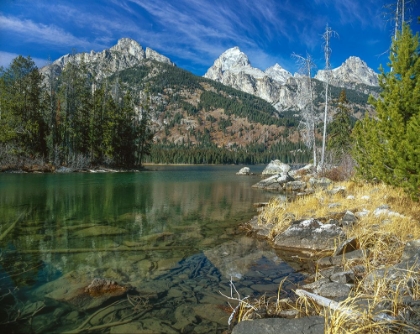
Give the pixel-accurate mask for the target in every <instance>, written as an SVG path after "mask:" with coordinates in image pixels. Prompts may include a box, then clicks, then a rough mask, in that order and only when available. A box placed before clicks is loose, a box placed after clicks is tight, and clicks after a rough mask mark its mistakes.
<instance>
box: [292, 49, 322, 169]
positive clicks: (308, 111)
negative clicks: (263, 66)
mask: <svg viewBox="0 0 420 334" xmlns="http://www.w3.org/2000/svg"><path fill="white" fill-rule="evenodd" d="M292 57H293V58H295V59H296V62H297V64H298V66H299V72H300V73H301V74H303V75H304V76H305V77H306V79H307V80H306V87H305V85H302V91H301V94H300V97H299V99H300V102H301V104H302V105H303V108H302V111H301V115H302V121H301V124H300V126H301V129H302V127H303V129H302V130H301V135H302V137H303V139H304V142H305V145H306V146H307V147H309V148H312V151H313V160H314V161H313V163H314V167H315V168H316V166H317V156H316V153H317V152H316V151H317V150H316V143H315V123H316V121H317V115H316V113H315V108H314V94H313V86H312V79H311V78H312V74H311V72H312V69H313V68H315V67H316V66H315V63H314V62H313V60H312V57H311V56H310V55H309V54H306V58H305V57H303V56H301V55H298V54H296V53H293V54H292Z"/></svg>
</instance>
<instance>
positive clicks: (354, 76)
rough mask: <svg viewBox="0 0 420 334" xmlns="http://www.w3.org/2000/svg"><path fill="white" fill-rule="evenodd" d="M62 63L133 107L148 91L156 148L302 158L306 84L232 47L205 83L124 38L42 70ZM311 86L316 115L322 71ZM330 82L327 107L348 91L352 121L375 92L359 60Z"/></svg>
mask: <svg viewBox="0 0 420 334" xmlns="http://www.w3.org/2000/svg"><path fill="white" fill-rule="evenodd" d="M68 62H73V63H76V64H78V65H83V66H85V68H86V70H87V71H88V72H89V73H90V75H91V76H93V77H95V78H96V79H97V80H98V81H101V80H103V79H104V78H107V80H108V82H109V83H110V86H112V85H115V84H116V83H117V82H119V83H120V84H121V85H122V89H123V91H130V92H131V93H132V94H133V97H134V101H137V102H136V103H138V104H139V105H140V103H141V101H144V97H145V96H146V95H145V93H146V91H147V94H148V95H149V108H150V118H151V123H152V128H153V131H154V133H155V137H154V141H155V144H157V145H161V147H166V148H168V147H172V148H173V147H174V146H177V147H186V148H188V151H191V148H192V147H218V148H225V149H227V150H229V151H230V152H231V151H232V150H237V149H238V148H246V149H245V151H246V152H248V153H249V152H251V151H252V150H255V151H258V152H259V153H260V154H263V152H266V151H267V152H268V150H269V149H273V148H275V149H276V150H277V151H276V152H277V153H273V155H271V156H268V155H267V157H266V158H267V159H272V158H280V159H282V156H281V154H283V153H284V152H286V151H287V152H286V153H284V154H285V156H284V157H285V158H284V159H288V161H291V159H292V158H293V157H291V155H293V156H295V155H299V154H300V153H299V152H303V151H302V149H304V147H302V145H301V143H300V139H299V138H300V136H299V131H298V125H299V122H300V110H301V109H302V108H304V107H305V106H304V104H303V103H302V101H301V100H302V99H301V95H302V92H303V90H304V89H305V84H306V85H307V82H308V78H307V77H304V76H302V75H298V74H295V75H292V74H291V73H290V72H289V71H287V70H286V69H284V68H282V67H281V66H280V65H279V64H275V65H274V66H272V67H270V68H268V69H266V70H265V71H262V70H260V69H257V68H254V67H252V66H251V64H250V61H249V59H248V57H247V56H246V55H245V54H244V53H243V52H242V51H241V50H240V49H239V48H238V47H234V48H231V49H229V50H227V51H226V52H224V53H223V54H222V55H221V56H220V57H219V58H218V59H216V61H215V62H214V64H213V66H211V67H210V68H209V70H208V71H207V73H206V74H205V75H204V77H200V76H196V75H194V74H192V73H190V72H188V71H185V70H183V69H181V68H178V67H177V66H175V64H174V63H173V62H172V61H171V60H170V59H169V58H167V57H166V56H164V55H161V54H159V53H158V52H156V51H154V50H152V49H150V48H146V49H143V47H142V46H141V45H140V44H139V43H137V42H136V41H134V40H131V39H128V38H123V39H120V40H119V41H118V43H117V44H116V45H115V46H113V47H111V48H110V49H107V50H104V51H102V52H98V53H95V52H93V51H91V52H90V53H76V54H68V55H65V56H62V57H60V58H59V59H57V60H56V61H54V62H53V63H51V64H50V65H48V66H46V67H44V68H42V69H41V70H40V71H41V72H42V73H43V74H46V75H50V74H51V73H53V74H54V75H56V76H59V75H60V73H61V72H62V70H63V69H64V67H65V66H66V64H67V63H68ZM311 80H312V83H313V87H314V93H315V96H314V100H315V105H316V106H317V107H318V108H319V109H320V110H321V109H322V104H323V101H324V84H323V80H325V72H322V71H319V72H318V74H317V75H316V76H315V78H312V79H311ZM330 82H331V97H332V99H333V100H334V99H337V98H338V96H339V94H340V91H341V89H343V88H345V89H346V93H347V98H348V100H349V103H350V105H351V108H352V109H353V115H354V116H355V117H360V116H361V115H362V114H363V113H364V111H365V110H366V108H367V99H368V94H375V93H377V92H378V87H377V86H375V85H377V75H376V73H374V71H372V70H371V69H369V68H368V67H367V65H366V64H365V63H364V62H363V61H362V60H360V59H359V58H357V57H350V58H349V59H348V60H347V61H346V62H345V63H344V64H343V65H342V66H340V67H339V68H338V69H334V70H332V71H331V78H330ZM279 152H283V153H281V154H280V153H279ZM184 154H185V152H184ZM197 154H201V153H197ZM267 154H268V153H267ZM267 159H266V160H267ZM191 161H194V160H191ZM201 161H204V160H201ZM206 161H207V160H206ZM284 161H286V160H284ZM168 162H181V161H176V159H175V158H173V159H172V160H170V161H169V160H168Z"/></svg>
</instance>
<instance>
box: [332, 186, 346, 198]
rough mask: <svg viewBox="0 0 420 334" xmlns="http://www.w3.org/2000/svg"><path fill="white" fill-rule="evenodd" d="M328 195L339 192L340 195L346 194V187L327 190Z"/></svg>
mask: <svg viewBox="0 0 420 334" xmlns="http://www.w3.org/2000/svg"><path fill="white" fill-rule="evenodd" d="M328 194H329V195H337V194H340V195H341V196H343V197H344V196H345V195H346V187H334V188H332V189H331V190H330V191H328Z"/></svg>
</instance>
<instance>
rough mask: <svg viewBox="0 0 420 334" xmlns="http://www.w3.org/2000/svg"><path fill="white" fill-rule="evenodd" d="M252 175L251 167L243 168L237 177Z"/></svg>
mask: <svg viewBox="0 0 420 334" xmlns="http://www.w3.org/2000/svg"><path fill="white" fill-rule="evenodd" d="M250 173H251V169H249V167H243V168H241V169H240V170H239V172H237V173H236V175H249V174H250Z"/></svg>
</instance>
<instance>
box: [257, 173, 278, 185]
mask: <svg viewBox="0 0 420 334" xmlns="http://www.w3.org/2000/svg"><path fill="white" fill-rule="evenodd" d="M278 178H279V175H278V174H276V175H273V176H270V177H269V178H267V179H264V180H261V181H260V182H258V183H256V184H254V185H253V186H252V187H253V188H266V187H268V186H269V185H272V184H278V182H277V179H278Z"/></svg>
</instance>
